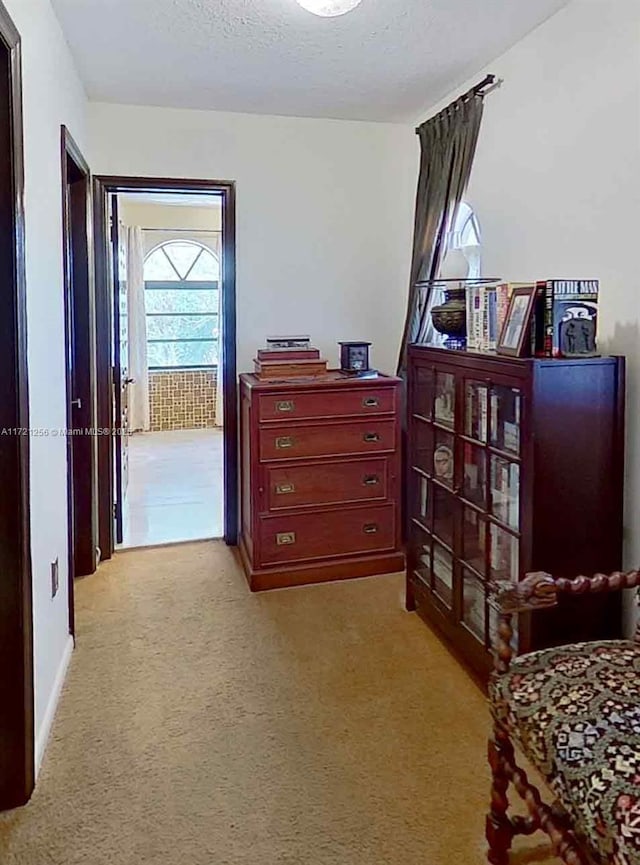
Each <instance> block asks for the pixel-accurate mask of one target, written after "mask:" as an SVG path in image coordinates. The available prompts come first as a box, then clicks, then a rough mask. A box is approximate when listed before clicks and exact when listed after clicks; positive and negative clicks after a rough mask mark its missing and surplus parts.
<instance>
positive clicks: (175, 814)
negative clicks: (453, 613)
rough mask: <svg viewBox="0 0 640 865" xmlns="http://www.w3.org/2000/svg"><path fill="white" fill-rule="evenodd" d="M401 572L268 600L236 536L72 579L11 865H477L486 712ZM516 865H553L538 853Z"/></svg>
mask: <svg viewBox="0 0 640 865" xmlns="http://www.w3.org/2000/svg"><path fill="white" fill-rule="evenodd" d="M402 592H403V584H402V579H401V577H400V576H398V575H395V576H387V577H376V578H370V579H366V580H357V581H351V582H339V583H332V584H325V585H319V586H310V587H303V588H297V589H286V590H282V591H278V592H270V593H263V594H258V595H251V594H250V593H249V591H248V589H247V587H246V584H245V582H244V578H243V576H242V574H241V571H240V569H239V567H238V565H237V563H236V560H235V557H234V555H233V553H232V552H231V551H230V550H228V549H227V548H226V547H225V546H224V545H223V544H222V543H221V542H204V543H199V544H186V545H180V546H174V547H164V548H155V549H147V550H140V551H131V552H123V553H119V554H117V555H116V557H115V558H114V559H113V560H112V561H111V562H107V563H105V564H104V565H102V566H101V567H100V569H99V571H98V573H97V574H95V575H94V576H92V577H89V578H86V579H84V580H81V581H79V582H78V583H77V585H76V598H77V621H78V634H77V649H76V651H75V653H74V656H73V659H72V662H71V669H70V674H69V677H68V679H67V683H66V686H65V689H64V693H63V698H62V702H61V705H60V708H59V711H58V715H57V718H56V722H55V726H54V730H53V734H52V738H51V741H50V744H49V748H48V751H47V754H46V758H45V762H44V766H43V769H42V772H41V775H40V780H39V784H38V787H37V790H36V793H35V795H34V796H33V798H32V801H31V803H30V804H29V805H28V806H27V807H26V808H24V809H21V810H18V811H14V812H12V813H9V814H6V815H3V816H2V817H0V862H2V863H3V865H467V863H468V865H472V863H473V865H481V863H483V862H485V861H486V859H485V856H484V841H483V832H484V812H485V809H486V804H487V797H488V773H487V771H486V768H485V756H484V755H485V741H486V734H487V729H488V718H487V710H486V708H485V704H484V699H483V696H482V694H481V693H480V692H479V691H478V689H477V688H476V686H475V685H474V684H473V683H472V682H471V680H470V679H469V678H468V677H467V675H466V673H465V672H464V671H463V670H462V668H460V667H459V666H458V664H457V663H456V662H455V661H454V660H453V659H452V657H451V656H450V655H449V653H448V652H447V651H446V650H445V648H443V646H442V645H441V644H440V643H439V641H438V640H437V639H436V638H435V637H434V636H433V635H432V634H431V633H430V632H429V630H428V629H427V628H426V627H425V626H424V625H423V624H422V623H421V622H420V621H419V619H418V618H417V616H415V615H410V614H408V613H406V612H404V610H403V608H402ZM523 843H524V845H525V846H524V847H523V848H522V850H521V852H518V853H517V854H516V855H514V857H513V862H514V863H516V865H525V863H543V862H551V861H554V860H551V859H545V855H548V847H547V846H546V845H545V843H544V840H543V839H528V840H527V841H526V842H523Z"/></svg>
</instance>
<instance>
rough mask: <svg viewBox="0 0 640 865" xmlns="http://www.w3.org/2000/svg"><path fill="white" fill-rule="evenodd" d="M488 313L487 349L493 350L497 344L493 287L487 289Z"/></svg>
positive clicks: (496, 317) (495, 302) (495, 303)
mask: <svg viewBox="0 0 640 865" xmlns="http://www.w3.org/2000/svg"><path fill="white" fill-rule="evenodd" d="M487 298H488V315H489V342H488V348H489V351H495V350H496V348H497V346H498V332H497V331H498V308H497V301H498V298H497V295H496V290H495V288H488V289H487Z"/></svg>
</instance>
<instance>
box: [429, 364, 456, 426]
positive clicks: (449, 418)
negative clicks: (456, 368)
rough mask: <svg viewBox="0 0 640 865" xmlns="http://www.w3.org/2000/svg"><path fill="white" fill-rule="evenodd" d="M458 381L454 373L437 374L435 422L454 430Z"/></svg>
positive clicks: (434, 405)
mask: <svg viewBox="0 0 640 865" xmlns="http://www.w3.org/2000/svg"><path fill="white" fill-rule="evenodd" d="M455 407H456V379H455V376H454V375H453V374H452V373H449V372H436V376H435V399H434V404H433V417H434V420H435V421H437V422H438V423H440V424H442V425H443V426H448V427H450V428H451V429H453V427H454V425H455V410H456V409H455Z"/></svg>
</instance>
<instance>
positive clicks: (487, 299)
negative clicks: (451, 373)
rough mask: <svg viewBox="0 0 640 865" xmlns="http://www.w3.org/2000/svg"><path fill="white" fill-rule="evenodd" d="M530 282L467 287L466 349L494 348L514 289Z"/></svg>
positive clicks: (487, 349)
mask: <svg viewBox="0 0 640 865" xmlns="http://www.w3.org/2000/svg"><path fill="white" fill-rule="evenodd" d="M522 285H531V283H529V282H501V283H498V284H497V285H469V286H467V293H466V299H467V349H468V350H469V351H495V350H496V348H497V345H498V338H499V337H500V331H501V330H502V325H503V324H504V320H505V318H506V317H507V310H508V308H509V299H510V297H511V292H512V291H513V289H514V288H516V287H518V286H522Z"/></svg>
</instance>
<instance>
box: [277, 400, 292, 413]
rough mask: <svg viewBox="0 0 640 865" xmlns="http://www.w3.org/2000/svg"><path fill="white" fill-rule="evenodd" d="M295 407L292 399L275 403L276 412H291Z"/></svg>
mask: <svg viewBox="0 0 640 865" xmlns="http://www.w3.org/2000/svg"><path fill="white" fill-rule="evenodd" d="M295 407H296V404H295V403H294V401H293V400H292V399H281V400H279V401H278V402H277V403H276V411H293V410H294V409H295Z"/></svg>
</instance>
